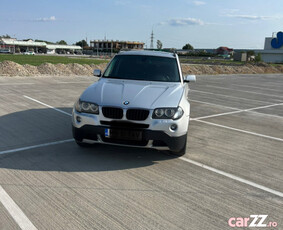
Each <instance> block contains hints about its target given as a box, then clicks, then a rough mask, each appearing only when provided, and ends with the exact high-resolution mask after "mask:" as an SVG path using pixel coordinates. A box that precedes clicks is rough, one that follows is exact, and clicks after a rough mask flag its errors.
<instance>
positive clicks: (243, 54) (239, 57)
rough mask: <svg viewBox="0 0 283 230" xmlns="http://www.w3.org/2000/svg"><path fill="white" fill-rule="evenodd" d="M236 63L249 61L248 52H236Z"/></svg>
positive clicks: (234, 57)
mask: <svg viewBox="0 0 283 230" xmlns="http://www.w3.org/2000/svg"><path fill="white" fill-rule="evenodd" d="M233 59H234V61H241V62H245V61H247V60H248V54H247V52H238V53H237V52H235V53H234V56H233Z"/></svg>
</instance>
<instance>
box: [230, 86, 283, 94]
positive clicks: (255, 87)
mask: <svg viewBox="0 0 283 230" xmlns="http://www.w3.org/2000/svg"><path fill="white" fill-rule="evenodd" d="M231 85H234V86H237V87H246V88H254V89H262V90H267V91H274V92H278V93H282V90H276V89H270V88H266V87H258V86H252V85H247V84H246V85H239V84H231Z"/></svg>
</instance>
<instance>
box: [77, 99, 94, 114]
mask: <svg viewBox="0 0 283 230" xmlns="http://www.w3.org/2000/svg"><path fill="white" fill-rule="evenodd" d="M75 109H76V111H77V112H80V113H92V114H99V107H98V105H97V104H94V103H90V102H85V101H80V100H78V101H77V102H76V104H75Z"/></svg>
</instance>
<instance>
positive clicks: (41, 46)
mask: <svg viewBox="0 0 283 230" xmlns="http://www.w3.org/2000/svg"><path fill="white" fill-rule="evenodd" d="M0 49H5V50H8V51H9V52H10V53H15V52H17V50H18V51H19V52H26V51H31V50H32V51H34V52H35V53H47V54H55V53H60V52H63V51H64V52H70V51H72V52H77V51H81V50H82V48H81V47H80V46H74V45H58V44H47V43H46V42H35V41H33V40H26V41H19V40H17V39H16V38H0Z"/></svg>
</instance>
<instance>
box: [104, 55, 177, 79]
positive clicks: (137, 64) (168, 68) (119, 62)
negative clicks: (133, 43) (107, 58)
mask: <svg viewBox="0 0 283 230" xmlns="http://www.w3.org/2000/svg"><path fill="white" fill-rule="evenodd" d="M104 77H109V78H119V79H128V80H143V81H164V82H180V77H179V71H178V65H177V61H176V59H175V58H167V57H156V56H144V55H117V56H116V57H115V58H114V59H113V60H112V62H111V63H110V65H109V66H108V68H107V70H106V71H105V73H104Z"/></svg>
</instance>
